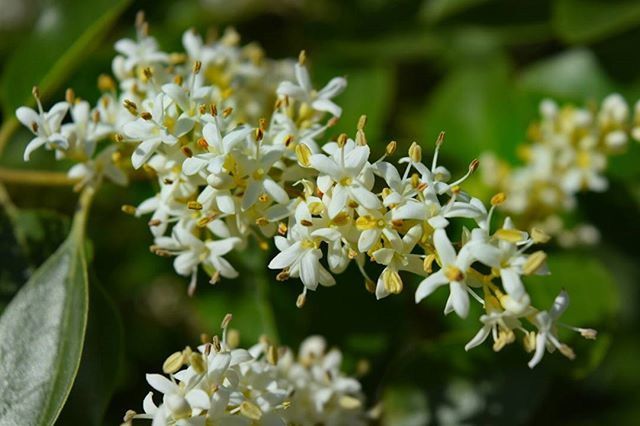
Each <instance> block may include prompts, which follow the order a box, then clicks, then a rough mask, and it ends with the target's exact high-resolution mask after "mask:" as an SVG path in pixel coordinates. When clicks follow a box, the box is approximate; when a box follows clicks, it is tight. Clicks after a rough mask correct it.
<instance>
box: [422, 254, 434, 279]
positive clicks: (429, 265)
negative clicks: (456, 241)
mask: <svg viewBox="0 0 640 426" xmlns="http://www.w3.org/2000/svg"><path fill="white" fill-rule="evenodd" d="M435 260H436V255H435V254H433V253H432V254H428V255H427V256H426V257H425V258H424V260H423V261H422V269H423V270H424V272H426V273H427V274H430V273H431V272H432V271H433V262H434V261H435Z"/></svg>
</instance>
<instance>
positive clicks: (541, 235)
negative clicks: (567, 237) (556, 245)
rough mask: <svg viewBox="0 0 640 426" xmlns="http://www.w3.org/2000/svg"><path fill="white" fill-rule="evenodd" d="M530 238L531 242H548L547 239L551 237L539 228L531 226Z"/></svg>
mask: <svg viewBox="0 0 640 426" xmlns="http://www.w3.org/2000/svg"><path fill="white" fill-rule="evenodd" d="M531 238H532V239H533V242H534V243H536V244H545V243H547V242H549V240H550V239H551V236H550V235H549V234H547V233H546V232H544V231H543V230H542V229H540V228H532V229H531Z"/></svg>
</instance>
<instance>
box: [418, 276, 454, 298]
mask: <svg viewBox="0 0 640 426" xmlns="http://www.w3.org/2000/svg"><path fill="white" fill-rule="evenodd" d="M447 282H449V281H448V280H447V277H445V276H444V272H443V271H442V270H440V271H438V272H435V273H433V274H431V275H429V276H428V277H427V278H425V279H424V280H422V282H421V283H420V285H419V286H418V289H417V290H416V303H419V302H420V301H421V300H422V299H424V298H425V297H427V296H429V295H430V294H431V293H433V292H434V291H435V290H436V289H437V288H438V287H440V286H442V285H444V284H446V283H447Z"/></svg>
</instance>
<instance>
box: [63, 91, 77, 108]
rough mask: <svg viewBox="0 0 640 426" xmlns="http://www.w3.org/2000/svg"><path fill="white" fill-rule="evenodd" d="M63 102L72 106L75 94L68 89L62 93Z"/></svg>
mask: <svg viewBox="0 0 640 426" xmlns="http://www.w3.org/2000/svg"><path fill="white" fill-rule="evenodd" d="M64 100H65V101H67V102H69V103H70V104H73V103H74V102H75V100H76V94H75V92H74V91H73V89H72V88H71V87H69V88H68V89H67V91H66V92H64Z"/></svg>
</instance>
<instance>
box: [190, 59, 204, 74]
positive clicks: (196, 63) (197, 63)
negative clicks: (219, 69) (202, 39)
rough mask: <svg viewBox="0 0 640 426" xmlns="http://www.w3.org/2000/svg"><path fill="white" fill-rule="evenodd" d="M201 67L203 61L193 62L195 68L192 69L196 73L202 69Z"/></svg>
mask: <svg viewBox="0 0 640 426" xmlns="http://www.w3.org/2000/svg"><path fill="white" fill-rule="evenodd" d="M201 69H202V62H200V61H195V62H194V63H193V69H192V71H193V73H194V74H198V73H199V72H200V70H201Z"/></svg>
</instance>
